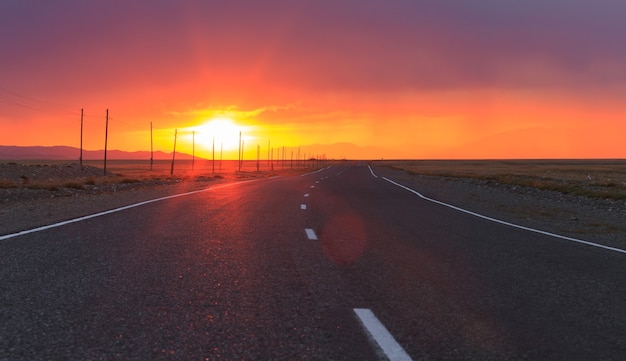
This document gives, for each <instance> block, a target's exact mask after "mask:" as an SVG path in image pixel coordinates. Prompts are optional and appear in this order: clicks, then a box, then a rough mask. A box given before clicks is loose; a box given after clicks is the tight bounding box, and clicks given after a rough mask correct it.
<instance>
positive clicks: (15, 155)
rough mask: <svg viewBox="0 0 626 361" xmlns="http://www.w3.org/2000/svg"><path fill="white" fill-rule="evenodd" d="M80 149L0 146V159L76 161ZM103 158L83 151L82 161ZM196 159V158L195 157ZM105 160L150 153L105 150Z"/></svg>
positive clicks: (157, 154) (182, 155)
mask: <svg viewBox="0 0 626 361" xmlns="http://www.w3.org/2000/svg"><path fill="white" fill-rule="evenodd" d="M79 158H80V149H79V148H75V147H66V146H53V147H42V146H35V147H22V146H5V145H0V159H2V160H76V161H77V160H78V159H79ZM103 158H104V150H84V149H83V160H99V159H103ZM171 158H172V153H165V152H161V151H158V152H154V159H155V160H160V159H171ZM176 158H178V159H191V155H189V154H185V153H179V152H176ZM196 158H197V157H196ZM107 159H111V160H113V159H116V160H137V159H150V152H145V151H140V152H125V151H122V150H107Z"/></svg>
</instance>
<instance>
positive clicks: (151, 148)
mask: <svg viewBox="0 0 626 361" xmlns="http://www.w3.org/2000/svg"><path fill="white" fill-rule="evenodd" d="M152 163H154V148H153V146H152V122H150V170H152Z"/></svg>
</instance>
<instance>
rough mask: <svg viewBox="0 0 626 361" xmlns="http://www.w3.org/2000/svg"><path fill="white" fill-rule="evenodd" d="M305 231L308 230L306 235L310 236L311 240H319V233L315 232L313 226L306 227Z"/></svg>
mask: <svg viewBox="0 0 626 361" xmlns="http://www.w3.org/2000/svg"><path fill="white" fill-rule="evenodd" d="M304 231H305V232H306V236H307V237H309V240H311V241H317V235H316V234H315V231H314V230H312V229H311V228H306V229H305V230H304Z"/></svg>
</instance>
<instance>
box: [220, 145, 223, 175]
mask: <svg viewBox="0 0 626 361" xmlns="http://www.w3.org/2000/svg"><path fill="white" fill-rule="evenodd" d="M223 155H224V141H223V140H222V141H221V142H220V172H222V156H223Z"/></svg>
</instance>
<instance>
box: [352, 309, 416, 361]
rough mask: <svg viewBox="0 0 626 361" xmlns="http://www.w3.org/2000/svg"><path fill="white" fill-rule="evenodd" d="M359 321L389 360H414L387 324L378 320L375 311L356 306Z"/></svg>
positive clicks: (355, 310)
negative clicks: (388, 329) (388, 328)
mask: <svg viewBox="0 0 626 361" xmlns="http://www.w3.org/2000/svg"><path fill="white" fill-rule="evenodd" d="M354 313H356V315H357V317H358V318H359V321H361V324H363V327H364V328H365V330H366V331H367V333H368V334H369V335H370V337H371V338H372V340H374V342H376V345H377V346H378V347H379V348H380V349H381V350H382V352H383V353H384V354H385V356H387V358H388V359H389V361H412V360H411V357H410V356H409V355H408V354H407V353H406V351H404V349H403V348H402V346H400V344H399V343H398V342H396V340H395V339H394V338H393V336H392V335H391V334H390V333H389V331H387V329H386V328H385V326H384V325H383V324H382V323H381V322H380V321H379V320H378V318H377V317H376V316H375V315H374V313H373V312H372V311H371V310H370V309H368V308H355V309H354Z"/></svg>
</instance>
